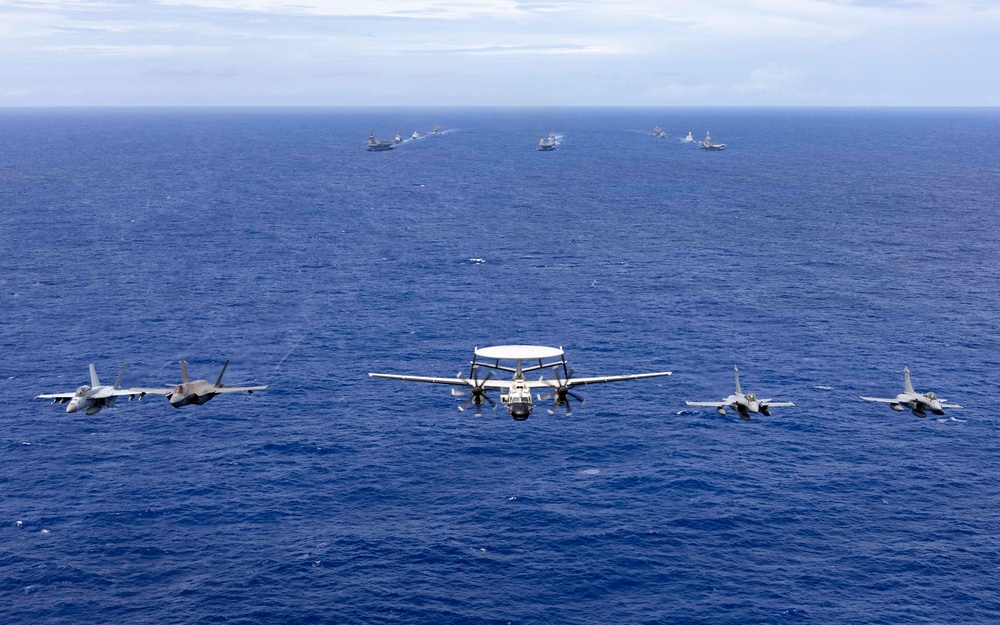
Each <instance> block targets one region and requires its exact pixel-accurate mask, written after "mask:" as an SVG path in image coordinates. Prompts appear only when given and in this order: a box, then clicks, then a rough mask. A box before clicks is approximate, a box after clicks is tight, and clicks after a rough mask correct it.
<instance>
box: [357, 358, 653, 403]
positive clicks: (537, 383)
mask: <svg viewBox="0 0 1000 625" xmlns="http://www.w3.org/2000/svg"><path fill="white" fill-rule="evenodd" d="M473 354H474V355H473V358H472V363H471V365H472V366H471V368H470V370H469V377H468V378H465V377H462V374H461V373H459V374H458V375H457V376H456V377H454V378H430V377H423V376H417V375H394V374H388V373H369V374H368V375H369V376H371V377H373V378H388V379H390V380H407V381H410V382H428V383H431V384H450V385H452V386H463V387H465V388H463V389H452V391H451V393H452V395H465V396H469V400H468V401H466V402H465V403H464V404H462V405H461V406H459V407H458V409H459V410H465V409H466V408H468V407H469V406H472V405H474V406H475V407H476V416H481V415H482V413H483V404H485V403H489V404H490V405H491V406H493V407H494V408H496V402H494V401H493V399H492V398H491V397H490V396H489V395H487V394H486V392H487V391H489V390H499V391H500V392H501V394H500V402H501V403H502V404H503V405H504V407H506V408H507V412H508V413H509V414H510V416H511V417H513V418H514V419H515V420H516V421H524V420H525V419H527V418H528V417H529V416H531V411H532V410H533V409H534V402H533V401H532V396H531V391H532V390H534V389H548V390H550V391H551V392H550V393H548V394H547V395H541V394H539V395H538V401H546V400H548V399H552V400H553V402H552V407H551V408H549V414H552V413H554V412H555V410H556V408H558V407H560V406H564V407H565V408H566V414H567V415H569V414H572V411H573V408H572V406H571V405H570V401H569V400H570V398H573V399H575V400H577V401H579V402H580V403H583V398H582V397H580V396H579V395H577V394H576V393H574V392H572V391H571V390H570V389H572V388H575V387H577V386H584V385H587V384H602V383H605V382H619V381H622V380H638V379H641V378H655V377H660V376H665V375H670V374H671V372H670V371H661V372H658V373H637V374H632V375H617V376H607V377H599V378H574V377H573V370H572V369H568V368H567V364H566V355H565V354H564V353H563V350H562V348H561V347H558V348H556V347H544V346H540V345H499V346H496V347H483V348H479V347H477V348H476V349H475V350H474V352H473ZM553 359H556V360H553ZM501 361H507V362H511V361H513V362H514V366H513V367H511V366H509V365H502V364H500V363H501ZM480 368H483V369H490V371H489V372H487V373H486V376H485V377H484V378H483V379H481V380H480V379H479V369H480ZM560 368H561V369H562V377H560V375H559V369H560ZM545 369H552V370H553V374H554V379H553V380H546V379H545V377H544V375H543V376H542V377H540V378H539V379H538V380H528V379H526V378H525V377H524V376H525V374H526V373H530V372H532V371H539V370H545ZM494 370H495V371H506V372H508V373H512V374H514V377H513V379H510V380H493V379H492V377H493V371H494Z"/></svg>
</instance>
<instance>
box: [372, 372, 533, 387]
mask: <svg viewBox="0 0 1000 625" xmlns="http://www.w3.org/2000/svg"><path fill="white" fill-rule="evenodd" d="M368 375H369V376H370V377H373V378H386V379H387V380H406V381H407V382H427V383H428V384H451V385H452V386H470V385H472V384H473V382H472V380H467V379H466V380H463V379H462V378H427V377H424V376H421V375H393V374H391V373H369V374H368ZM528 384H529V386H530V385H531V383H530V382H529V383H528ZM479 385H480V386H482V387H483V388H500V389H506V388H510V380H480V381H479ZM535 386H546V385H545V384H536V385H535ZM532 388H534V387H532Z"/></svg>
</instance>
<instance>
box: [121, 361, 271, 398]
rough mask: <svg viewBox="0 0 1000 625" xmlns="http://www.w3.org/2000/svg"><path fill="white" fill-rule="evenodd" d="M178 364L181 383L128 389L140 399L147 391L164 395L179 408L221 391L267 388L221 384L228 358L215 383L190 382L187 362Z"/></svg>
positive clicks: (247, 392)
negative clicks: (172, 385)
mask: <svg viewBox="0 0 1000 625" xmlns="http://www.w3.org/2000/svg"><path fill="white" fill-rule="evenodd" d="M180 364H181V383H180V384H178V385H176V386H174V387H173V388H133V389H130V390H131V391H133V392H135V393H137V394H138V395H139V398H140V399H141V398H142V397H143V396H145V395H146V394H147V393H154V394H157V395H166V396H167V401H169V402H170V405H171V406H173V407H174V408H180V407H181V406H187V405H189V404H198V405H199V406H200V405H201V404H204V403H205V402H207V401H208V400H210V399H212V398H213V397H215V396H216V395H221V394H222V393H246V394H247V395H253V392H254V391H263V390H264V389H266V388H267V387H266V386H223V385H222V376H224V375H225V374H226V367H228V366H229V361H228V360H227V361H226V364H224V365H222V373H220V374H219V379H218V380H216V381H215V384H212V383H211V382H209V381H208V380H195V381H194V382H192V381H191V380H190V379H188V372H187V363H186V362H185V361H183V360H181V361H180Z"/></svg>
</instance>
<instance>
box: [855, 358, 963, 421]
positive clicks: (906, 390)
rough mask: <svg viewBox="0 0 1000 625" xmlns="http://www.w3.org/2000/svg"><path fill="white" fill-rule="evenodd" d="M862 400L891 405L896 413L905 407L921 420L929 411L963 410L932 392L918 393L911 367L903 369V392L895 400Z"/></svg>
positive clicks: (870, 398)
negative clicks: (914, 388) (913, 381)
mask: <svg viewBox="0 0 1000 625" xmlns="http://www.w3.org/2000/svg"><path fill="white" fill-rule="evenodd" d="M861 399H863V400H865V401H875V402H879V403H882V404H889V407H890V408H892V409H893V410H895V411H896V412H903V406H906V407H907V408H909V409H910V410H911V411H913V414H915V415H917V416H918V417H920V418H924V417H926V416H927V411H928V410H929V411H931V412H933V413H934V414H936V415H943V414H944V409H945V408H961V406H959V405H957V404H949V403H948V400H947V399H941V398H940V397H938V396H937V395H936V394H934V393H932V392H927V393H918V392H916V391H915V390H913V384H912V383H911V382H910V368H909V367H904V368H903V392H902V393H900V394H899V395H896V398H895V399H884V398H881V397H862V398H861Z"/></svg>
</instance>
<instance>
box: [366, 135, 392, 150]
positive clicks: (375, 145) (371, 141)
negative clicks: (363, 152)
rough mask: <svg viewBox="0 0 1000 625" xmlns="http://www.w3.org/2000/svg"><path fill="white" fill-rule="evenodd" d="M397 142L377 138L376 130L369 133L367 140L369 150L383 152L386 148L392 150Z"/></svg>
mask: <svg viewBox="0 0 1000 625" xmlns="http://www.w3.org/2000/svg"><path fill="white" fill-rule="evenodd" d="M395 145H396V144H395V143H393V142H392V141H379V140H378V139H376V138H375V131H374V130H372V131H371V132H369V133H368V141H365V146H366V147H367V148H368V151H369V152H383V151H385V150H391V149H392V148H393V147H394V146H395Z"/></svg>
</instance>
